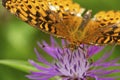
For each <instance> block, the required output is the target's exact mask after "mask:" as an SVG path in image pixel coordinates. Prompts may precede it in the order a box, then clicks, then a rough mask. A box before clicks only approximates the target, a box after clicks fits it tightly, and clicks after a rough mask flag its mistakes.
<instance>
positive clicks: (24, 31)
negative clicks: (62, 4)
mask: <svg viewBox="0 0 120 80" xmlns="http://www.w3.org/2000/svg"><path fill="white" fill-rule="evenodd" d="M74 1H75V2H78V3H79V4H80V5H81V6H82V7H84V8H86V9H91V10H93V15H94V14H95V13H96V12H98V11H101V10H106V11H107V10H120V0H74ZM41 40H46V41H48V42H49V35H48V34H46V33H43V32H41V31H39V30H37V29H35V28H33V27H31V26H30V25H28V24H26V23H25V22H23V21H21V20H20V19H18V18H16V16H14V15H11V14H10V13H9V12H8V11H7V10H6V9H5V8H4V7H3V6H2V1H0V60H5V59H6V60H23V61H27V60H28V59H34V60H36V55H35V54H34V50H33V49H34V47H36V46H37V44H36V43H37V41H41ZM59 40H60V39H57V41H58V42H59ZM119 51H120V46H116V48H115V50H114V54H113V55H112V58H115V57H119V56H120V52H119ZM47 58H49V57H47ZM27 74H28V73H27V72H26V73H25V72H23V71H21V70H17V69H14V68H12V67H8V66H6V65H2V64H0V80H28V79H27V78H26V77H25V75H27ZM119 80H120V79H119Z"/></svg>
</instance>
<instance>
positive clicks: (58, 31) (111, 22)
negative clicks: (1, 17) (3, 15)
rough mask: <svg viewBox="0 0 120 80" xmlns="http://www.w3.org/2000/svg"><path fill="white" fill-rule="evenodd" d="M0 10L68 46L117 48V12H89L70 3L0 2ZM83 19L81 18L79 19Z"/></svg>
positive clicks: (65, 0)
mask: <svg viewBox="0 0 120 80" xmlns="http://www.w3.org/2000/svg"><path fill="white" fill-rule="evenodd" d="M2 2H3V6H4V7H5V8H7V9H8V10H9V11H10V12H11V13H13V14H15V15H16V16H18V17H19V18H20V19H22V20H23V21H25V22H27V23H28V24H30V25H32V26H34V27H36V28H38V29H40V30H42V31H44V32H47V33H49V34H52V35H55V36H57V37H61V38H65V39H66V40H68V41H69V42H70V43H71V44H74V45H79V44H81V43H85V44H94V45H104V44H114V43H117V44H120V11H116V12H115V11H108V12H105V11H100V12H99V13H97V14H96V15H95V16H94V17H93V18H91V10H88V11H86V12H85V13H83V12H84V10H85V9H84V8H82V7H80V6H79V4H77V3H74V2H72V0H2ZM81 15H83V16H81Z"/></svg>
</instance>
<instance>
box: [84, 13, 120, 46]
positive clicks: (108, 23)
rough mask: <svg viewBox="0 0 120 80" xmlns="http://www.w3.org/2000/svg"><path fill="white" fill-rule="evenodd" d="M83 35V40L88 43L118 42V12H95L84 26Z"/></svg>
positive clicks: (119, 35) (119, 15) (119, 34)
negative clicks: (84, 31)
mask: <svg viewBox="0 0 120 80" xmlns="http://www.w3.org/2000/svg"><path fill="white" fill-rule="evenodd" d="M88 29H89V30H88ZM90 31H91V32H90ZM85 36H86V37H85V38H84V41H85V43H89V44H96V45H105V44H120V12H119V11H117V12H115V11H108V12H105V11H101V12H99V13H97V14H96V15H95V17H94V18H93V19H91V21H89V23H88V26H86V33H85Z"/></svg>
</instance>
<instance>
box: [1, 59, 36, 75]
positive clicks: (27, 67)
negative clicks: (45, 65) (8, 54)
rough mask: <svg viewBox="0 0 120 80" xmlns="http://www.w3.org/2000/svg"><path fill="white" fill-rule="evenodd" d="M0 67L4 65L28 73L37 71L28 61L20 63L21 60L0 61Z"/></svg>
mask: <svg viewBox="0 0 120 80" xmlns="http://www.w3.org/2000/svg"><path fill="white" fill-rule="evenodd" d="M0 64H1V65H6V66H9V67H12V68H15V69H18V70H21V71H23V72H27V73H29V72H30V71H38V70H37V69H36V68H35V67H34V66H32V65H31V64H29V62H28V61H22V60H0Z"/></svg>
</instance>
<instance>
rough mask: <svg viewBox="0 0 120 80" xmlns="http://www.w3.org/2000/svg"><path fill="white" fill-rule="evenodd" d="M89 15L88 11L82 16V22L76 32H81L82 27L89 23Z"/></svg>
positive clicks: (90, 12)
mask: <svg viewBox="0 0 120 80" xmlns="http://www.w3.org/2000/svg"><path fill="white" fill-rule="evenodd" d="M91 14H92V10H88V11H87V12H86V13H85V14H84V15H83V21H82V23H81V25H80V27H79V29H78V30H83V29H84V27H85V26H86V25H87V23H88V22H89V20H90V18H91Z"/></svg>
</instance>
